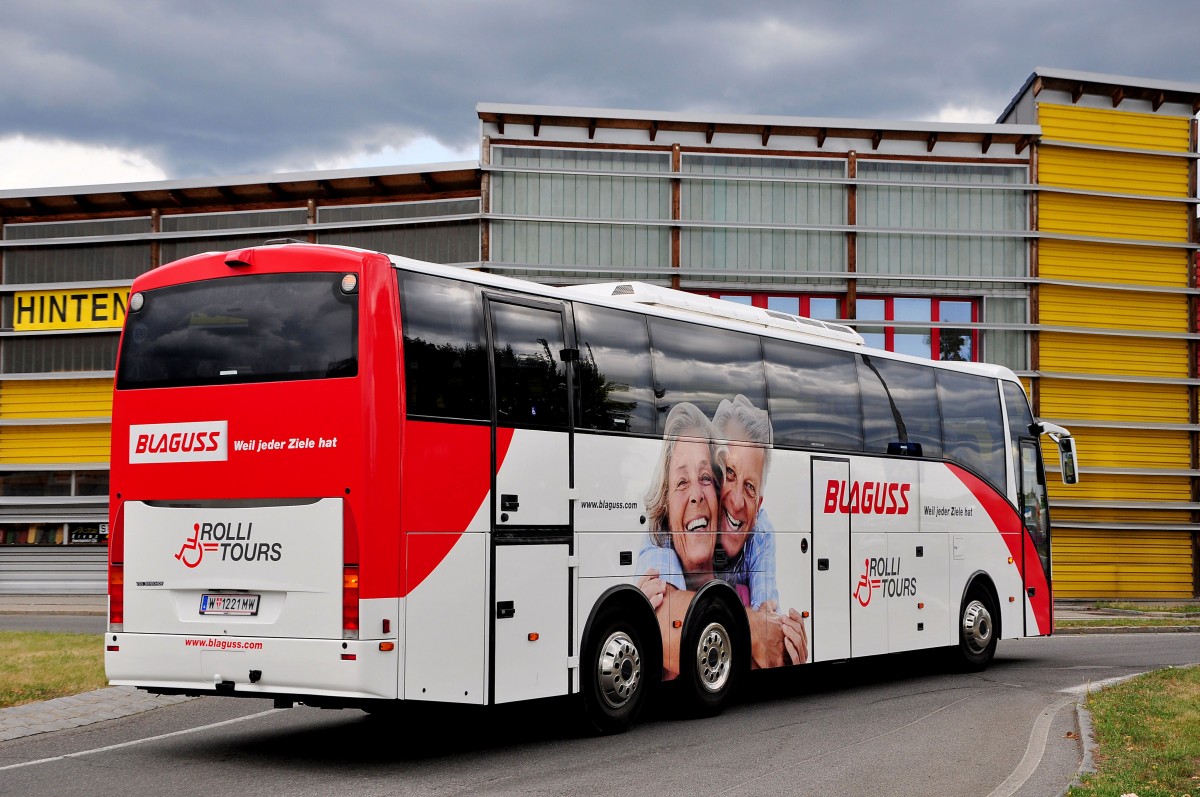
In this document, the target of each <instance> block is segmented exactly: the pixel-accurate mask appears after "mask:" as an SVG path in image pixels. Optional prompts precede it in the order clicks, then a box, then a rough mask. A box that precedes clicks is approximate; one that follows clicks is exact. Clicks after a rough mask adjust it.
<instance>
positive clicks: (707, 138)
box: [704, 124, 717, 144]
mask: <svg viewBox="0 0 1200 797" xmlns="http://www.w3.org/2000/svg"><path fill="white" fill-rule="evenodd" d="M716 134H717V126H716V125H712V124H710V125H709V126H708V130H706V131H705V133H704V143H705V144H711V143H712V140H713V136H715V135H716Z"/></svg>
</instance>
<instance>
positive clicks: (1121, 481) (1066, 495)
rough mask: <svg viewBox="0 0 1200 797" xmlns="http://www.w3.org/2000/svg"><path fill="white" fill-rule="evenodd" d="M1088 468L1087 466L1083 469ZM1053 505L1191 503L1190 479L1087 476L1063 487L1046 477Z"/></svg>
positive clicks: (1090, 474) (1180, 477)
mask: <svg viewBox="0 0 1200 797" xmlns="http://www.w3.org/2000/svg"><path fill="white" fill-rule="evenodd" d="M1083 467H1086V465H1083ZM1046 481H1047V482H1048V483H1049V484H1048V488H1049V492H1050V501H1051V502H1052V503H1053V502H1055V501H1147V502H1160V501H1183V502H1186V501H1189V500H1191V494H1192V489H1191V479H1189V478H1188V477H1187V476H1127V475H1120V474H1111V473H1084V474H1082V475H1081V476H1080V477H1079V483H1078V484H1073V485H1071V486H1069V487H1068V486H1066V485H1064V484H1063V483H1062V482H1061V481H1059V480H1058V479H1057V478H1055V477H1054V476H1052V475H1049V474H1048V475H1047V478H1046Z"/></svg>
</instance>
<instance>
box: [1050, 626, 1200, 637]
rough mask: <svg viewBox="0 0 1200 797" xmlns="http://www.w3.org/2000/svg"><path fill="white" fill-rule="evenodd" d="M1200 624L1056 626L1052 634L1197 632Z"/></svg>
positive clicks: (1199, 629) (1199, 631) (1199, 630)
mask: <svg viewBox="0 0 1200 797" xmlns="http://www.w3.org/2000/svg"><path fill="white" fill-rule="evenodd" d="M1195 633H1200V625H1096V626H1087V627H1082V628H1056V629H1054V633H1053V634H1052V636H1074V635H1084V634H1195Z"/></svg>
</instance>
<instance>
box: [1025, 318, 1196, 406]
mask: <svg viewBox="0 0 1200 797" xmlns="http://www.w3.org/2000/svg"><path fill="white" fill-rule="evenodd" d="M1038 350H1039V364H1038V370H1041V371H1059V372H1063V373H1082V374H1129V375H1131V376H1163V377H1173V378H1186V377H1187V375H1188V356H1187V341H1186V340H1167V339H1163V338H1123V337H1114V336H1109V335H1080V334H1072V333H1066V332H1042V333H1040V334H1039V335H1038ZM1111 389H1113V390H1120V389H1121V388H1119V387H1117V386H1116V385H1114V386H1112V387H1111ZM1047 414H1048V413H1047Z"/></svg>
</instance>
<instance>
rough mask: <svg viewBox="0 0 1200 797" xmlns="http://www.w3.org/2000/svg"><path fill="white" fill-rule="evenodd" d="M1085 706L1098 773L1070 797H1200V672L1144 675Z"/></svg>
mask: <svg viewBox="0 0 1200 797" xmlns="http://www.w3.org/2000/svg"><path fill="white" fill-rule="evenodd" d="M1087 706H1088V709H1089V710H1090V711H1091V713H1092V728H1093V731H1094V732H1095V736H1096V744H1097V747H1098V749H1097V751H1096V766H1097V770H1098V771H1097V772H1095V773H1093V774H1089V775H1085V776H1084V778H1083V782H1082V784H1081V785H1080V786H1077V787H1074V788H1072V789H1070V790H1069V791H1068V792H1067V795H1068V797H1118V796H1119V795H1129V794H1136V795H1137V797H1160V795H1161V797H1166V795H1172V797H1180V796H1181V795H1182V796H1183V797H1190V795H1200V667H1186V668H1178V669H1167V670H1159V671H1157V672H1152V673H1147V674H1146V675H1142V676H1139V677H1137V678H1134V679H1132V680H1129V681H1126V682H1125V683H1122V684H1118V685H1116V686H1113V687H1109V688H1108V689H1104V690H1101V691H1099V692H1097V693H1095V694H1092V695H1090V696H1089V697H1088V701H1087Z"/></svg>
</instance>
